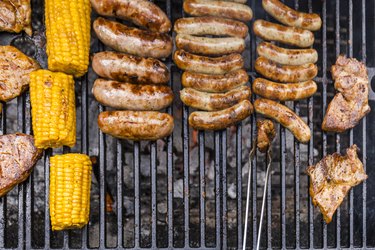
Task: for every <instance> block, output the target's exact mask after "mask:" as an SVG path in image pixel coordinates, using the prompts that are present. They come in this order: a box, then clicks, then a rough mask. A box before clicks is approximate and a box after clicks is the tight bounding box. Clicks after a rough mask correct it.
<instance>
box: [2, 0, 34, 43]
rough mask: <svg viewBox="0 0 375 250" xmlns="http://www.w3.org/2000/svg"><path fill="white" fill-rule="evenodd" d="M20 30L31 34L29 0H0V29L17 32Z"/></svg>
mask: <svg viewBox="0 0 375 250" xmlns="http://www.w3.org/2000/svg"><path fill="white" fill-rule="evenodd" d="M22 30H24V31H25V32H26V33H27V34H28V35H29V36H31V35H32V28H31V6H30V0H2V1H0V31H7V32H14V33H19V32H21V31H22Z"/></svg>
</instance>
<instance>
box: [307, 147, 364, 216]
mask: <svg viewBox="0 0 375 250" xmlns="http://www.w3.org/2000/svg"><path fill="white" fill-rule="evenodd" d="M357 149H358V148H357V146H356V145H352V146H351V147H350V148H348V149H347V150H346V155H344V156H342V155H340V154H338V153H334V154H332V155H327V156H326V157H324V158H323V159H322V160H321V161H319V162H318V163H317V164H316V165H313V166H310V167H308V169H307V170H306V172H307V174H308V175H309V176H310V178H311V181H310V195H311V198H312V202H313V204H314V206H316V205H318V206H319V208H320V211H321V212H322V214H323V218H324V220H325V221H326V222H327V223H330V222H331V220H332V216H333V214H334V213H335V211H336V209H337V208H338V207H339V206H340V204H341V202H342V201H343V200H344V198H345V196H346V194H347V193H348V192H349V190H350V188H351V187H354V186H356V185H358V184H359V183H361V182H362V181H364V180H365V179H367V175H366V173H365V170H364V169H363V164H362V162H361V161H360V160H359V158H358V155H357Z"/></svg>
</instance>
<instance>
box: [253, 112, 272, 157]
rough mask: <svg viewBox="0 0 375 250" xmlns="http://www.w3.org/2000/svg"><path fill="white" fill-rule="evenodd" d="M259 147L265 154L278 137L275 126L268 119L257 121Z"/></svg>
mask: <svg viewBox="0 0 375 250" xmlns="http://www.w3.org/2000/svg"><path fill="white" fill-rule="evenodd" d="M257 129H258V136H257V147H258V149H259V151H260V152H262V153H265V152H266V151H267V150H268V148H269V147H270V145H271V142H272V141H273V139H274V138H275V136H276V131H275V124H274V123H273V122H272V121H271V120H268V119H264V120H258V121H257Z"/></svg>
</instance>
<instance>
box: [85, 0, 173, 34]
mask: <svg viewBox="0 0 375 250" xmlns="http://www.w3.org/2000/svg"><path fill="white" fill-rule="evenodd" d="M91 5H92V7H93V8H94V9H95V11H96V12H97V13H98V14H100V15H102V16H108V17H117V18H121V19H124V20H129V21H131V22H133V23H134V24H136V25H138V26H141V27H145V28H147V29H149V30H151V31H154V32H160V33H166V32H168V31H170V30H171V26H172V25H171V21H170V20H169V18H168V17H167V15H166V14H165V13H164V11H162V10H161V9H160V8H159V7H158V6H157V5H156V4H154V3H152V2H150V1H147V0H91Z"/></svg>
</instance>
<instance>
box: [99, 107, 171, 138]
mask: <svg viewBox="0 0 375 250" xmlns="http://www.w3.org/2000/svg"><path fill="white" fill-rule="evenodd" d="M98 125H99V128H100V130H101V131H103V133H105V134H109V135H111V136H114V137H117V138H120V139H128V140H134V141H140V140H149V141H156V140H158V139H161V138H164V137H166V136H169V135H170V134H171V133H172V131H173V127H174V122H173V117H172V116H171V115H169V114H166V113H160V112H157V111H105V112H101V113H100V114H99V117H98Z"/></svg>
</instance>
